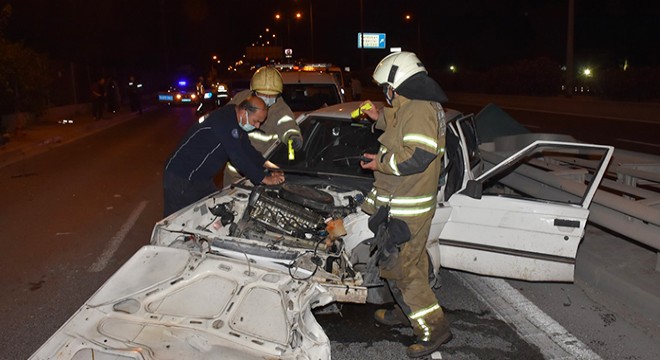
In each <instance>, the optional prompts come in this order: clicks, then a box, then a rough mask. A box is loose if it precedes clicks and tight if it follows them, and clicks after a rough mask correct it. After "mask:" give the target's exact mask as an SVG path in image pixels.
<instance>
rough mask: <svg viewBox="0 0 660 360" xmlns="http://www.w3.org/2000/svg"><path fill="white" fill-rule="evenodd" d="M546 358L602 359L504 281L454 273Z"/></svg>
mask: <svg viewBox="0 0 660 360" xmlns="http://www.w3.org/2000/svg"><path fill="white" fill-rule="evenodd" d="M453 273H454V274H455V275H456V277H457V278H458V279H460V280H461V281H463V283H464V284H465V285H466V286H467V287H468V288H469V289H471V290H472V291H473V292H474V293H475V294H477V296H479V297H480V298H481V299H482V300H483V301H484V302H485V303H486V304H488V306H489V307H490V308H491V309H492V310H493V311H494V312H495V314H497V316H498V317H500V318H501V319H502V320H503V321H505V322H507V323H509V324H510V325H511V326H512V327H513V329H515V330H516V332H517V333H518V334H519V335H520V336H521V337H522V338H523V339H525V341H527V342H528V343H531V344H534V345H536V346H538V347H539V349H540V350H541V353H542V354H543V357H544V358H545V359H581V360H601V357H600V355H598V354H596V353H595V352H594V351H593V350H591V349H590V348H589V347H588V346H587V345H585V344H584V343H583V342H582V341H580V340H579V339H577V338H576V337H575V336H573V334H571V333H570V332H569V331H568V330H566V329H565V328H564V327H563V326H561V325H560V324H559V323H557V322H556V321H555V320H554V319H552V318H551V317H550V316H548V315H547V314H546V313H544V312H543V311H541V309H539V308H538V307H537V306H536V305H534V304H533V303H532V302H531V301H529V299H527V298H526V297H525V296H524V295H523V294H521V293H520V292H519V291H518V290H516V289H514V288H513V287H511V285H509V284H508V283H507V282H506V281H504V280H502V279H494V278H488V277H483V276H478V275H472V274H465V273H459V272H453Z"/></svg>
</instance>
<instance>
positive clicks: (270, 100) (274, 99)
mask: <svg viewBox="0 0 660 360" xmlns="http://www.w3.org/2000/svg"><path fill="white" fill-rule="evenodd" d="M257 96H258V97H260V98H261V100H263V101H264V102H265V103H266V106H267V107H271V106H273V104H275V103H276V102H277V96H264V95H257Z"/></svg>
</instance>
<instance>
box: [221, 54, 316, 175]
mask: <svg viewBox="0 0 660 360" xmlns="http://www.w3.org/2000/svg"><path fill="white" fill-rule="evenodd" d="M283 88H284V85H283V84H282V75H281V74H280V72H279V71H278V70H277V69H276V68H275V67H273V66H263V67H260V68H259V69H257V71H255V73H254V74H253V75H252V79H251V80H250V89H249V90H243V91H241V92H239V93H238V94H236V95H235V96H234V97H233V98H232V99H231V101H230V102H229V103H230V104H239V103H240V102H241V101H243V100H245V99H247V98H248V97H249V96H251V95H255V96H258V97H260V98H261V99H262V100H264V102H265V103H266V105H267V106H268V118H266V121H265V122H264V123H263V124H262V125H261V128H260V129H259V130H257V131H252V132H250V133H249V136H250V141H251V142H252V145H253V146H254V147H255V148H256V149H257V150H258V151H259V152H261V153H262V154H263V153H264V152H265V151H266V150H267V149H268V148H269V147H270V146H271V145H272V144H273V143H274V142H275V141H276V140H278V139H279V140H280V141H281V142H282V143H284V144H288V142H289V141H291V143H292V146H293V148H294V150H296V151H297V150H300V149H302V146H303V138H302V134H301V133H300V128H299V127H298V125H297V124H296V120H295V118H294V115H293V111H291V108H290V107H289V105H287V103H286V102H285V101H284V99H283V98H282V90H283ZM239 178H240V175H239V174H238V172H237V171H236V169H235V168H234V167H233V166H231V164H227V168H226V170H225V173H224V179H223V182H224V185H225V186H227V185H229V184H231V183H232V182H234V181H235V180H237V179H239Z"/></svg>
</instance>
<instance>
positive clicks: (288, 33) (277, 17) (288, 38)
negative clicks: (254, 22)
mask: <svg viewBox="0 0 660 360" xmlns="http://www.w3.org/2000/svg"><path fill="white" fill-rule="evenodd" d="M293 17H294V18H295V19H296V20H300V19H302V14H301V13H300V11H297V12H296V13H295V14H293ZM283 18H284V17H283V16H282V14H280V13H276V14H275V20H276V21H280V20H282V19H283ZM286 46H288V47H291V21H290V17H288V16H287V17H286Z"/></svg>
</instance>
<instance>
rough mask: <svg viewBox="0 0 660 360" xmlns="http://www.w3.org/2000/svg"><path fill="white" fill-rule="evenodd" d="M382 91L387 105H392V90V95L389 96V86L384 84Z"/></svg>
mask: <svg viewBox="0 0 660 360" xmlns="http://www.w3.org/2000/svg"><path fill="white" fill-rule="evenodd" d="M383 92H384V93H385V100H386V101H387V105H392V100H393V99H394V90H392V96H390V86H389V85H385V86H383Z"/></svg>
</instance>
